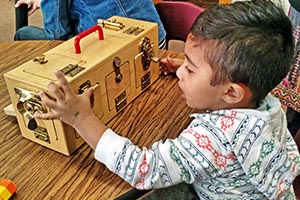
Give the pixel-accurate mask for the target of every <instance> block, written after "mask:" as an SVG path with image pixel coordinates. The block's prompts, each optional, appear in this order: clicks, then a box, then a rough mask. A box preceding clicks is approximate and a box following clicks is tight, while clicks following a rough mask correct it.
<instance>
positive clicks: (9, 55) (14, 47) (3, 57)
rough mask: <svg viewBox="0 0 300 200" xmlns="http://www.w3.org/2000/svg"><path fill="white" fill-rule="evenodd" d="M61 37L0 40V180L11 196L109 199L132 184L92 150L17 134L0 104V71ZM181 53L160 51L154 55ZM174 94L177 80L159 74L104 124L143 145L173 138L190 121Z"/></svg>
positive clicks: (0, 100) (3, 99)
mask: <svg viewBox="0 0 300 200" xmlns="http://www.w3.org/2000/svg"><path fill="white" fill-rule="evenodd" d="M61 43H62V42H61V41H22V42H0V74H1V77H0V84H1V91H0V108H1V109H0V123H1V124H0V180H1V179H4V178H8V179H11V180H12V181H14V182H15V184H16V186H17V192H16V194H15V195H14V196H13V198H12V199H13V200H24V199H28V200H33V199H36V200H41V199H43V200H45V199H59V200H61V199H72V200H76V199H81V200H82V199H97V200H98V199H105V200H106V199H114V198H116V197H118V196H119V195H121V194H123V193H125V192H127V191H128V190H130V189H131V188H132V187H131V186H130V185H129V184H128V183H126V182H125V181H124V180H122V179H121V178H119V177H118V176H117V175H115V174H113V173H112V172H110V171H109V170H108V169H107V168H106V167H105V166H104V165H103V164H101V163H99V162H98V161H96V160H95V159H94V152H93V150H92V149H91V148H90V147H89V146H88V145H87V144H84V145H82V146H81V147H80V148H79V149H78V150H76V151H75V152H74V153H73V154H72V155H71V156H70V157H68V156H65V155H63V154H60V153H57V152H55V151H53V150H50V149H48V148H46V147H44V146H41V145H39V144H36V143H34V142H31V141H29V140H27V139H25V138H23V137H22V136H21V133H20V130H19V128H18V124H17V120H16V118H15V117H12V116H7V115H6V114H5V113H4V111H3V109H4V107H5V106H7V105H9V104H10V99H9V96H8V91H7V89H6V85H5V82H4V79H3V74H4V73H6V72H8V71H9V70H11V69H13V68H15V67H17V66H18V65H20V64H22V63H24V62H26V61H28V60H29V59H32V58H34V57H35V56H38V55H39V54H41V53H43V52H46V51H47V50H49V49H51V48H53V47H55V46H57V45H59V44H61ZM167 54H168V55H170V56H171V57H182V54H181V53H176V52H166V51H161V52H160V56H166V55H167ZM191 113H192V109H190V108H188V107H187V106H186V104H185V101H184V100H183V99H181V97H180V91H179V89H178V86H177V79H176V77H174V76H167V77H161V78H160V79H159V80H158V81H156V82H155V83H154V84H153V85H152V86H151V87H150V88H148V89H147V90H146V91H145V92H144V93H143V94H141V95H140V96H139V97H138V98H136V99H135V100H134V101H133V102H132V103H131V104H129V105H128V106H127V107H126V108H125V109H124V110H122V112H120V113H119V114H118V115H117V116H116V117H114V118H113V119H112V120H111V121H110V122H109V123H108V124H107V125H108V126H109V127H111V128H112V129H113V130H114V131H116V132H117V133H118V134H120V135H122V136H125V137H128V138H129V139H131V140H132V142H133V143H135V144H137V145H139V146H140V147H141V146H147V147H149V146H150V145H151V144H152V143H154V142H155V141H158V140H165V139H166V138H174V137H176V136H177V135H178V133H179V132H180V131H181V130H182V129H184V128H185V127H186V126H187V124H188V123H189V122H190V118H189V115H190V114H191Z"/></svg>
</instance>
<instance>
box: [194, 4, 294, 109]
mask: <svg viewBox="0 0 300 200" xmlns="http://www.w3.org/2000/svg"><path fill="white" fill-rule="evenodd" d="M191 33H192V37H191V38H196V39H197V40H199V44H200V47H201V48H202V49H203V51H204V55H205V57H206V59H207V61H208V62H209V64H210V65H211V67H212V69H213V71H214V75H213V77H212V80H211V84H212V85H216V84H218V83H220V82H222V81H224V80H226V79H229V80H230V81H232V82H235V83H243V84H245V85H246V86H247V87H249V89H250V91H251V92H252V95H253V99H252V102H253V103H255V104H259V103H260V101H261V100H262V99H264V98H265V96H266V95H267V94H268V93H269V92H270V91H271V90H272V89H273V88H274V87H276V85H277V84H279V83H280V81H281V80H282V79H283V78H284V77H285V76H286V74H287V73H288V71H289V69H290V66H291V61H292V56H293V48H294V43H293V42H294V41H293V33H292V25H291V22H290V20H289V18H288V17H287V16H286V14H285V13H284V11H283V10H282V9H281V8H279V7H277V6H276V5H275V4H274V3H273V2H271V1H269V0H253V1H245V2H235V3H233V4H228V5H219V4H216V5H213V6H211V7H209V8H207V9H206V10H205V11H204V12H202V13H201V14H200V15H199V16H198V18H197V19H196V20H195V22H194V24H193V26H192V28H191Z"/></svg>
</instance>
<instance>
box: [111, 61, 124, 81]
mask: <svg viewBox="0 0 300 200" xmlns="http://www.w3.org/2000/svg"><path fill="white" fill-rule="evenodd" d="M113 65H114V68H115V72H116V82H117V83H119V82H121V80H122V78H123V75H122V74H121V70H120V67H121V59H120V58H119V57H115V58H114V60H113Z"/></svg>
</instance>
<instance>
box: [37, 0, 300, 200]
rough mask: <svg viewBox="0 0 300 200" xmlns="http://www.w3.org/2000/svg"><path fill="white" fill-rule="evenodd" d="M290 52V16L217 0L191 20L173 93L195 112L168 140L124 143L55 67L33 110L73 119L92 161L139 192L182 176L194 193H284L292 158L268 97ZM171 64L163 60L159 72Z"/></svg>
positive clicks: (295, 161)
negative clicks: (38, 108)
mask: <svg viewBox="0 0 300 200" xmlns="http://www.w3.org/2000/svg"><path fill="white" fill-rule="evenodd" d="M293 50H294V41H293V34H292V25H291V23H290V20H289V18H288V17H287V16H286V14H285V13H284V11H283V10H282V9H281V8H279V7H277V6H276V5H275V4H274V3H272V2H271V1H269V0H252V1H245V2H236V3H233V4H228V5H217V4H216V5H213V6H211V7H209V8H207V9H206V10H205V11H204V12H202V13H201V14H200V15H199V16H198V18H197V19H196V20H195V22H194V24H193V26H192V28H191V31H190V34H189V35H188V37H187V41H186V45H185V50H184V55H185V59H184V62H183V63H182V64H181V66H180V67H179V68H178V69H177V71H176V75H177V77H178V79H179V80H178V86H179V88H180V89H181V90H182V94H181V96H182V97H183V98H184V99H185V101H186V103H187V105H188V106H190V107H191V108H194V109H195V110H197V112H196V113H194V114H193V115H192V117H193V118H194V119H193V120H192V122H191V123H190V125H189V126H188V127H187V128H186V129H185V130H183V131H182V132H181V133H180V134H179V135H178V137H177V138H175V139H167V140H166V141H157V142H155V143H154V144H153V145H152V147H151V148H149V149H147V148H146V147H143V148H139V147H138V146H136V145H134V144H132V142H131V141H130V140H129V139H128V138H125V137H121V136H120V135H118V134H117V133H115V132H114V131H113V130H111V129H110V128H108V127H106V126H105V124H104V123H102V122H101V121H99V119H98V118H97V117H96V116H95V114H94V113H93V111H92V109H91V106H90V103H89V102H90V96H91V95H92V93H93V88H90V89H88V90H87V91H86V92H85V93H83V94H81V95H77V94H75V92H74V91H73V90H72V87H71V86H70V84H69V83H68V82H67V80H66V78H65V77H64V75H63V74H62V72H60V71H59V70H57V71H55V75H56V77H57V79H58V82H57V83H54V82H50V83H49V85H48V88H47V91H41V92H40V93H39V95H40V97H41V100H42V102H43V103H44V104H45V105H46V106H47V107H48V108H49V110H48V112H47V113H35V115H34V117H35V118H38V119H44V120H47V119H59V120H61V121H63V122H65V123H66V124H69V125H71V126H73V127H74V128H75V130H76V131H77V132H78V133H79V134H80V135H81V136H82V138H83V139H84V140H85V141H86V142H87V143H88V144H89V145H90V146H91V147H92V148H93V149H94V150H95V158H96V159H97V160H98V161H100V162H102V163H103V164H105V165H106V166H107V167H108V168H109V169H110V170H111V171H112V172H114V173H116V174H118V175H119V176H121V177H122V178H123V179H124V180H126V181H127V182H128V183H130V184H131V185H132V186H134V187H136V188H138V189H142V190H143V189H151V188H163V187H168V186H171V185H176V184H178V183H181V182H185V183H188V184H192V185H193V188H194V190H195V191H196V193H197V195H198V196H199V198H200V199H284V200H285V199H289V200H293V199H295V194H294V189H293V186H292V184H293V181H294V179H295V177H296V176H297V175H298V174H299V173H300V155H299V152H298V150H297V147H296V144H295V141H294V140H293V138H292V136H291V134H290V132H289V131H288V129H287V122H286V115H285V112H284V111H283V109H282V107H281V104H280V102H279V100H278V99H277V98H275V97H274V96H272V95H271V94H270V91H271V90H272V89H273V88H274V87H275V86H276V85H278V84H279V83H280V81H281V80H282V79H283V78H284V77H285V76H286V75H287V73H288V71H289V69H290V67H289V66H290V64H291V61H292V55H293ZM170 64H171V65H172V66H170ZM174 64H176V62H175V61H174V62H173V61H172V60H171V59H170V58H169V59H163V60H162V63H161V67H162V71H164V68H167V69H168V71H170V70H172V69H175V68H174V67H176V66H174ZM177 64H178V63H177Z"/></svg>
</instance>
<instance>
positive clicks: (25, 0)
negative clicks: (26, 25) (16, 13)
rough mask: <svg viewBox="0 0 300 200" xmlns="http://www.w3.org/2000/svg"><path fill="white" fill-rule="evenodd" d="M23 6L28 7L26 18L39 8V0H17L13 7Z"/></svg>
mask: <svg viewBox="0 0 300 200" xmlns="http://www.w3.org/2000/svg"><path fill="white" fill-rule="evenodd" d="M23 4H27V5H28V16H30V15H32V14H33V13H34V12H35V11H36V10H37V9H39V8H40V7H41V5H40V4H41V3H40V0H18V1H17V3H16V4H15V7H16V8H18V7H20V6H21V5H23Z"/></svg>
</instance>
